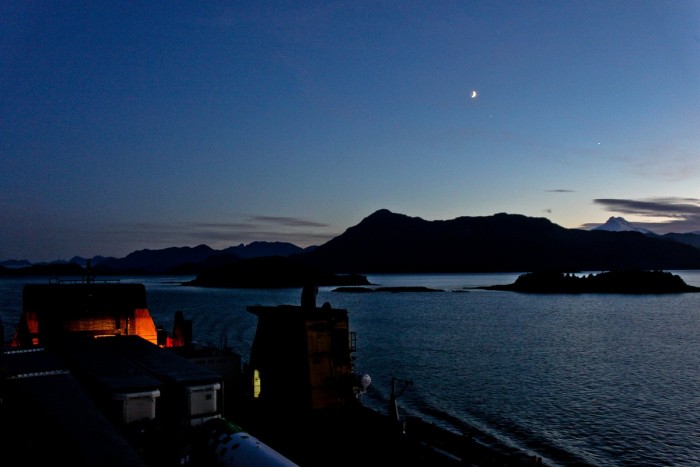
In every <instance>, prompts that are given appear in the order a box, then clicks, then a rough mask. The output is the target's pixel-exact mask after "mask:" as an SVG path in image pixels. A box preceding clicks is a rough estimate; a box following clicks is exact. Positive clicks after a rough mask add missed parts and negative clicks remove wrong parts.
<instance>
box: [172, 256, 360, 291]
mask: <svg viewBox="0 0 700 467" xmlns="http://www.w3.org/2000/svg"><path fill="white" fill-rule="evenodd" d="M368 284H369V281H368V280H367V277H366V276H363V275H360V274H347V275H343V274H333V273H328V272H324V271H320V270H318V269H316V268H313V267H310V266H308V265H306V264H304V263H303V262H301V261H297V260H294V259H291V258H287V257H281V256H268V257H259V258H250V259H245V260H241V261H237V262H235V263H232V264H228V265H226V266H223V267H216V268H211V269H208V270H206V271H204V272H202V273H200V274H198V275H197V277H196V278H195V279H193V280H191V281H188V282H184V283H183V284H182V285H187V286H197V287H217V288H240V289H245V288H251V289H273V288H295V287H304V286H307V285H316V286H361V285H368Z"/></svg>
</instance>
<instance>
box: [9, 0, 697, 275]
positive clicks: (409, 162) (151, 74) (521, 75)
mask: <svg viewBox="0 0 700 467" xmlns="http://www.w3.org/2000/svg"><path fill="white" fill-rule="evenodd" d="M472 96H474V97H472ZM0 99H1V100H0V103H1V104H2V105H0V260H4V259H28V260H30V261H50V260H54V259H70V258H71V257H72V256H74V255H79V256H84V257H92V256H94V255H105V256H117V257H122V256H125V255H126V254H128V253H130V252H132V251H135V250H138V249H143V248H150V249H159V248H166V247H170V246H196V245H199V244H207V245H209V246H211V247H212V248H217V249H220V248H225V247H228V246H233V245H239V244H241V243H246V244H247V243H250V242H252V241H256V240H264V241H288V242H292V243H295V244H297V245H299V246H308V245H320V244H322V243H324V242H326V241H327V240H329V239H330V238H332V237H335V236H337V235H339V234H341V233H342V232H344V231H345V229H347V228H348V227H351V226H353V225H356V224H357V223H359V222H360V221H361V220H362V219H363V218H365V217H367V216H368V215H370V214H371V213H373V212H374V211H376V210H378V209H382V208H386V209H389V210H391V211H393V212H397V213H402V214H406V215H409V216H415V217H421V218H423V219H426V220H436V219H453V218H455V217H460V216H490V215H493V214H495V213H499V212H507V213H512V214H523V215H526V216H531V217H545V218H547V219H549V220H551V221H552V222H554V223H556V224H559V225H561V226H563V227H567V228H589V227H591V224H599V223H603V222H605V220H606V219H607V218H608V217H610V216H622V217H624V218H625V219H627V220H628V221H631V222H633V223H642V222H644V223H645V227H647V228H651V229H652V230H654V231H656V232H657V233H665V232H668V231H674V232H688V231H697V230H700V2H697V1H694V0H688V1H682V0H673V1H661V0H659V1H647V0H629V1H615V0H603V1H599V0H586V1H575V0H572V1H560V0H556V1H525V2H504V1H493V0H487V1H467V0H465V1H426V2H418V1H390V2H382V1H379V2H362V1H360V2H358V1H352V2H345V1H337V2H321V1H316V2H304V1H289V2H273V1H270V2H247V1H246V2H237V1H221V2H208V1H177V2H172V1H163V2H159V1H152V2H116V1H115V2H111V1H104V2H102V1H100V2H93V1H67V2H65V1H56V2H50V1H31V2H29V1H23V0H21V1H20V0H9V1H3V2H2V3H0Z"/></svg>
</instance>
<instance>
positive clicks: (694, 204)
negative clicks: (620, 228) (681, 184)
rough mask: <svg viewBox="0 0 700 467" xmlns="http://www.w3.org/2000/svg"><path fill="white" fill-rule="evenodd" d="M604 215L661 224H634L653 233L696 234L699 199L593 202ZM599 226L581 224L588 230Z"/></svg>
mask: <svg viewBox="0 0 700 467" xmlns="http://www.w3.org/2000/svg"><path fill="white" fill-rule="evenodd" d="M593 202H594V203H595V204H598V205H601V206H603V207H604V209H605V210H606V211H610V212H613V213H617V214H620V215H623V216H624V215H628V216H639V217H647V218H653V219H666V220H661V221H658V220H657V221H649V222H634V224H635V225H637V226H640V227H644V228H647V229H650V230H652V231H654V232H656V233H659V234H663V233H670V232H674V233H683V232H696V231H700V199H697V198H678V197H667V198H648V199H613V198H599V199H594V200H593ZM598 225H600V224H584V225H583V226H582V227H583V228H592V227H595V226H598Z"/></svg>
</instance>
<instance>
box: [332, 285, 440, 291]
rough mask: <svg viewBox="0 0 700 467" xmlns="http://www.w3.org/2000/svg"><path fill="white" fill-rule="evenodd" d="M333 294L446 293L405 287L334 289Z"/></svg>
mask: <svg viewBox="0 0 700 467" xmlns="http://www.w3.org/2000/svg"><path fill="white" fill-rule="evenodd" d="M332 292H346V293H368V292H389V293H399V292H444V290H442V289H432V288H430V287H422V286H415V287H413V286H411V287H409V286H405V287H401V286H399V287H375V288H371V287H338V288H336V289H333V290H332Z"/></svg>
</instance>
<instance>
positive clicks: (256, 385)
mask: <svg viewBox="0 0 700 467" xmlns="http://www.w3.org/2000/svg"><path fill="white" fill-rule="evenodd" d="M253 397H254V398H256V399H257V398H258V397H260V372H259V371H258V370H253Z"/></svg>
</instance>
